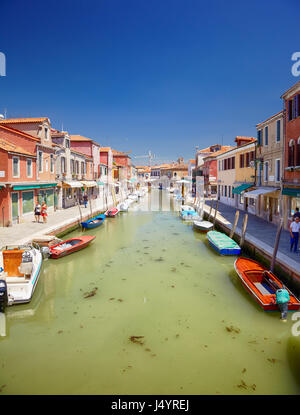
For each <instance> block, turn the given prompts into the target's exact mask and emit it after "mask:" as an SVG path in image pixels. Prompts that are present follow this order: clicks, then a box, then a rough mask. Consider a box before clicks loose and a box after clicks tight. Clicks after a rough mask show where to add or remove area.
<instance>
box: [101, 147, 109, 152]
mask: <svg viewBox="0 0 300 415" xmlns="http://www.w3.org/2000/svg"><path fill="white" fill-rule="evenodd" d="M109 150H111V148H110V147H100V151H109Z"/></svg>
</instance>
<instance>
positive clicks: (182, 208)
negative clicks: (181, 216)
mask: <svg viewBox="0 0 300 415" xmlns="http://www.w3.org/2000/svg"><path fill="white" fill-rule="evenodd" d="M180 211H181V212H196V211H195V209H194V208H193V207H192V206H189V205H182V206H180Z"/></svg>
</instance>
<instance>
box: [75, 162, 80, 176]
mask: <svg viewBox="0 0 300 415" xmlns="http://www.w3.org/2000/svg"><path fill="white" fill-rule="evenodd" d="M75 167H76V174H79V161H78V160H77V161H76V163H75Z"/></svg>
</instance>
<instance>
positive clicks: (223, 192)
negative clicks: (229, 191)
mask: <svg viewBox="0 0 300 415" xmlns="http://www.w3.org/2000/svg"><path fill="white" fill-rule="evenodd" d="M221 187H222V196H223V195H224V189H223V188H224V186H223V185H222V186H221Z"/></svg>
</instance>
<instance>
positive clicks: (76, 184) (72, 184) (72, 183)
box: [62, 180, 82, 189]
mask: <svg viewBox="0 0 300 415" xmlns="http://www.w3.org/2000/svg"><path fill="white" fill-rule="evenodd" d="M62 187H67V188H72V189H74V188H76V189H78V188H80V187H82V183H81V182H77V181H75V180H74V181H70V182H62Z"/></svg>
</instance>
